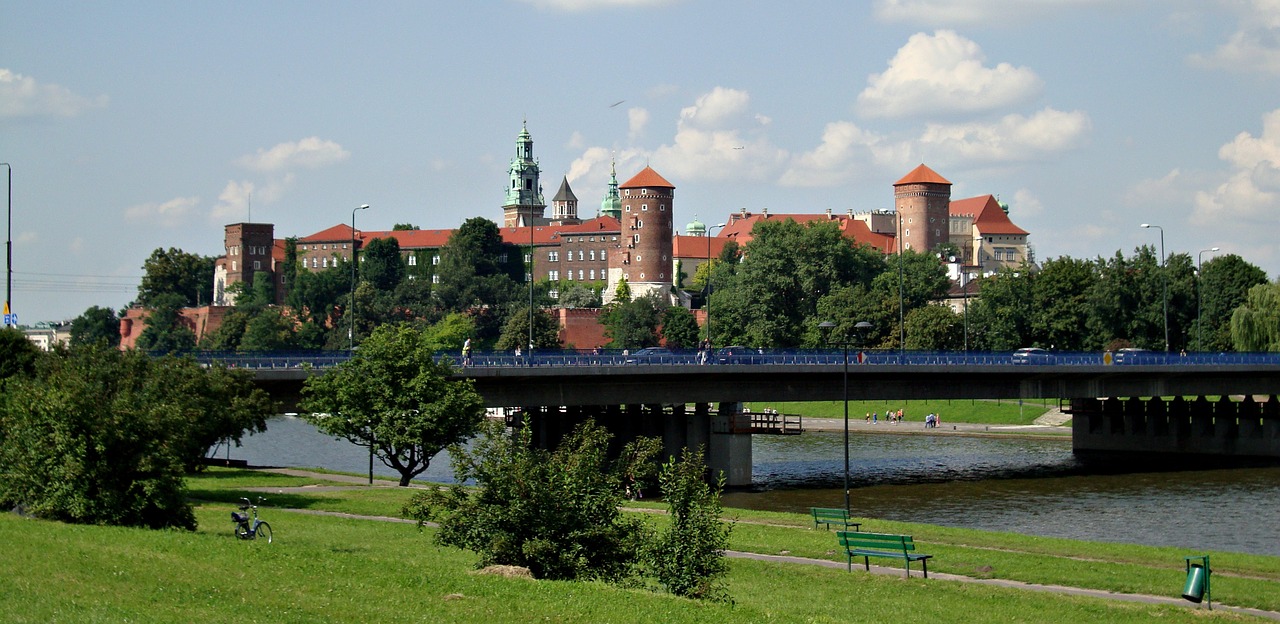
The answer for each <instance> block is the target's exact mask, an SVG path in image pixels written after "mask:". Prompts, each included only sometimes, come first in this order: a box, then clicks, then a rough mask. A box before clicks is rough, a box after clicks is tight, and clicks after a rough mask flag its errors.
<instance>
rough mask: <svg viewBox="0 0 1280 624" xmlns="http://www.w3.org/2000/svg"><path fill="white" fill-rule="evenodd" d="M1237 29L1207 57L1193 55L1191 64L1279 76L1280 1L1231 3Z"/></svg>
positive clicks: (1256, 0) (1260, 0) (1257, 0)
mask: <svg viewBox="0 0 1280 624" xmlns="http://www.w3.org/2000/svg"><path fill="white" fill-rule="evenodd" d="M1233 6H1235V7H1237V8H1239V9H1240V25H1239V30H1237V31H1236V32H1234V33H1232V34H1231V36H1230V37H1228V38H1227V41H1226V42H1225V43H1223V44H1222V45H1220V46H1218V48H1217V49H1215V50H1214V51H1213V52H1212V53H1209V54H1193V55H1191V56H1190V61H1191V63H1192V64H1193V65H1196V66H1199V67H1204V68H1209V69H1225V70H1228V71H1238V72H1262V73H1268V74H1276V75H1280V0H1251V1H1248V2H1241V3H1235V4H1234V5H1233Z"/></svg>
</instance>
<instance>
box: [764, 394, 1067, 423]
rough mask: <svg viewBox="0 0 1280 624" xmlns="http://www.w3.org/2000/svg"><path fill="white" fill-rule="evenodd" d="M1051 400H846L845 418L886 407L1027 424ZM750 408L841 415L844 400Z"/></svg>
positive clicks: (913, 414)
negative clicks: (846, 413)
mask: <svg viewBox="0 0 1280 624" xmlns="http://www.w3.org/2000/svg"><path fill="white" fill-rule="evenodd" d="M1056 406H1057V403H1056V402H1054V401H1041V400H1039V399H1036V400H1034V401H1026V402H1024V403H1023V405H1022V406H1021V408H1020V407H1019V406H1018V402H1017V401H1016V400H1014V401H1008V400H1005V401H999V402H997V401H986V400H978V399H972V400H971V399H954V400H942V401H849V418H857V419H862V418H864V417H865V416H866V415H867V414H869V413H872V412H876V413H879V414H880V419H881V420H884V414H885V412H886V411H888V410H891V409H892V410H897V409H899V408H901V409H902V410H904V412H903V413H904V415H905V418H906V420H907V421H909V422H917V423H918V422H923V421H924V416H925V414H929V413H937V414H940V415H941V416H942V419H943V421H944V422H948V423H974V424H984V425H1027V424H1031V422H1032V421H1034V420H1035V419H1037V418H1039V417H1040V416H1041V415H1043V414H1044V413H1045V412H1046V411H1048V410H1049V409H1050V408H1053V407H1056ZM750 407H751V409H764V408H767V407H768V408H773V409H776V410H778V411H779V412H782V413H784V414H800V415H802V416H805V417H807V418H844V402H842V401H815V402H805V403H769V404H767V405H766V404H764V403H752V404H751V405H750Z"/></svg>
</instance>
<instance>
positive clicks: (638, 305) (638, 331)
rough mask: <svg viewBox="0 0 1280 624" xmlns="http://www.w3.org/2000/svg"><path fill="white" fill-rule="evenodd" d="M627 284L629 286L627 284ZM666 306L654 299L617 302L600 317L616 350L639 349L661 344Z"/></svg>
mask: <svg viewBox="0 0 1280 624" xmlns="http://www.w3.org/2000/svg"><path fill="white" fill-rule="evenodd" d="M623 283H625V282H623ZM662 307H663V306H662V304H661V303H660V302H659V301H658V299H657V298H656V297H654V296H652V295H648V296H644V297H640V298H639V299H631V300H627V301H614V302H613V303H612V304H610V305H609V308H608V309H606V310H605V312H604V313H603V314H601V315H600V323H601V324H602V325H604V335H605V336H607V337H609V338H610V342H609V346H610V347H611V348H613V349H638V348H642V347H653V346H657V344H658V321H659V319H660V318H661V314H662V312H661V308H662Z"/></svg>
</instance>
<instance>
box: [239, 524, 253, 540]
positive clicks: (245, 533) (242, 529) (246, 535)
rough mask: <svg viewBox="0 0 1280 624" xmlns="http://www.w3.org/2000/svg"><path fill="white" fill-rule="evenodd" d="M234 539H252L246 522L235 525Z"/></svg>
mask: <svg viewBox="0 0 1280 624" xmlns="http://www.w3.org/2000/svg"><path fill="white" fill-rule="evenodd" d="M236 537H238V538H240V539H242V540H247V539H253V534H252V533H250V532H249V523H248V522H241V523H240V524H237V525H236Z"/></svg>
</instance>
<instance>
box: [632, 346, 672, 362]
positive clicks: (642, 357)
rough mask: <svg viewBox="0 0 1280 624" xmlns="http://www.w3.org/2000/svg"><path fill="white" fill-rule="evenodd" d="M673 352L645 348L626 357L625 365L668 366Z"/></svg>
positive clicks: (663, 349) (663, 348) (659, 348)
mask: <svg viewBox="0 0 1280 624" xmlns="http://www.w3.org/2000/svg"><path fill="white" fill-rule="evenodd" d="M675 356H676V354H675V352H674V351H672V350H671V349H668V348H666V347H645V348H643V349H640V350H638V351H636V352H635V353H632V354H631V355H628V356H626V357H627V360H626V361H627V364H670V363H672V362H673V361H674V359H675Z"/></svg>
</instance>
